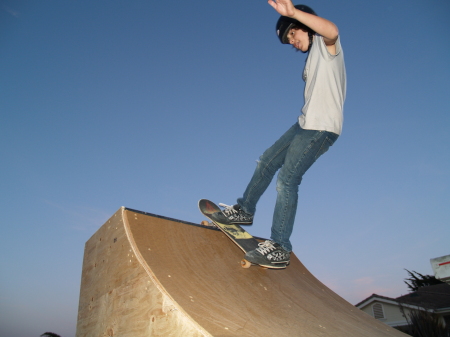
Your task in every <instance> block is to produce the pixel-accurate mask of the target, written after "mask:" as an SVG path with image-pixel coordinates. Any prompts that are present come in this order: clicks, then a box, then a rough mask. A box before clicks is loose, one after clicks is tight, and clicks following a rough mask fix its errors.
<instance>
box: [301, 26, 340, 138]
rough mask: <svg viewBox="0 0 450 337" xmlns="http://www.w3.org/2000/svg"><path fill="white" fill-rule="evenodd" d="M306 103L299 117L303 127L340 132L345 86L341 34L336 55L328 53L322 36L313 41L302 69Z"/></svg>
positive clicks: (315, 37)
mask: <svg viewBox="0 0 450 337" xmlns="http://www.w3.org/2000/svg"><path fill="white" fill-rule="evenodd" d="M303 79H304V80H305V82H306V84H305V92H304V96H305V105H304V106H303V109H302V115H300V117H299V118H298V120H299V124H300V126H301V127H302V128H303V129H307V130H319V131H329V132H333V133H336V134H338V135H340V134H341V132H342V123H343V121H344V116H343V108H344V100H345V92H346V87H347V81H346V75H345V63H344V52H343V51H342V46H341V42H340V38H338V40H337V41H336V55H332V54H330V52H329V51H328V49H327V47H326V45H325V42H324V41H323V37H322V36H320V35H315V36H314V41H313V44H312V46H311V50H310V51H309V55H308V59H307V60H306V65H305V69H304V71H303Z"/></svg>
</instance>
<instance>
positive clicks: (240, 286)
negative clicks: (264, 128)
mask: <svg viewBox="0 0 450 337" xmlns="http://www.w3.org/2000/svg"><path fill="white" fill-rule="evenodd" d="M241 259H242V252H241V250H240V249H239V248H238V247H236V246H235V245H234V244H233V243H232V242H231V240H229V239H228V238H227V237H226V236H225V235H224V234H223V233H222V232H220V231H218V230H215V229H214V228H211V227H207V226H200V225H195V224H192V223H188V222H183V221H179V220H175V219H169V218H165V217H161V216H158V215H154V214H148V213H144V212H140V211H136V210H132V209H127V208H124V207H122V208H121V209H119V210H118V211H117V212H116V213H115V214H114V215H113V216H112V217H111V218H110V219H109V220H108V221H107V222H106V223H105V224H104V225H103V226H102V227H101V228H100V229H99V230H98V231H97V232H96V233H95V234H94V235H93V236H92V237H91V238H90V239H89V240H88V241H87V242H86V245H85V251H84V260H83V271H82V279H81V291H80V302H79V308H78V323H77V334H76V335H77V337H84V336H121V337H141V336H142V337H144V336H145V337H146V336H258V337H261V336H270V337H272V336H289V337H292V336H308V337H311V336H312V337H315V336H333V337H344V336H345V337H353V336H354V337H365V336H367V337H369V336H370V337H375V336H377V337H378V336H379V337H383V336H398V337H400V336H406V335H405V334H403V333H401V332H399V331H397V330H395V329H393V328H391V327H389V326H387V325H385V324H383V323H381V322H379V321H377V320H375V319H374V318H372V317H370V316H369V315H367V314H366V313H364V312H362V311H360V310H359V309H357V308H356V307H354V306H353V305H351V304H350V303H348V302H346V301H345V300H344V299H342V298H341V297H339V296H338V295H337V294H335V293H334V292H333V291H331V290H330V289H328V288H327V287H326V286H325V285H323V284H322V283H321V282H320V281H319V280H317V279H316V278H315V277H314V276H313V275H312V274H311V273H310V272H309V271H308V270H307V269H306V268H305V267H304V266H303V265H302V263H301V262H300V261H299V260H298V259H297V258H296V256H295V255H294V254H292V256H291V264H290V266H289V267H288V268H287V269H284V270H269V269H262V268H260V267H256V266H255V267H251V268H250V269H244V268H242V267H241V265H240V261H241Z"/></svg>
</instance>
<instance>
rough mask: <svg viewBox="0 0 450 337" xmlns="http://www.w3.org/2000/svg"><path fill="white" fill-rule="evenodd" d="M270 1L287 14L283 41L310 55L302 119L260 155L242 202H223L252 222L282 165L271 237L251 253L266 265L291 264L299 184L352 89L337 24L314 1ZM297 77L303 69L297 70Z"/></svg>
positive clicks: (230, 212) (332, 137)
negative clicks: (313, 6)
mask: <svg viewBox="0 0 450 337" xmlns="http://www.w3.org/2000/svg"><path fill="white" fill-rule="evenodd" d="M268 3H269V5H271V6H272V7H273V8H274V9H275V10H276V11H277V12H278V13H279V14H280V15H281V17H280V18H279V20H278V22H277V25H276V33H277V35H278V38H279V39H280V41H281V43H283V44H291V45H292V46H293V47H294V48H295V49H296V50H299V51H301V52H303V53H307V54H308V55H307V61H306V65H305V68H304V70H303V76H302V77H303V80H304V81H305V89H304V99H305V102H304V105H303V108H302V111H301V112H302V113H301V115H300V117H299V118H298V121H297V122H296V123H295V124H294V125H293V126H292V127H291V128H289V129H288V130H287V132H286V133H285V134H284V135H282V136H281V138H280V139H279V140H277V141H276V142H275V143H274V144H273V145H272V146H271V147H270V148H268V149H267V150H266V151H265V152H264V153H263V154H262V156H261V157H260V158H259V161H258V164H257V167H256V169H255V172H254V174H253V177H252V178H251V180H250V182H249V184H248V186H247V188H246V190H245V192H244V194H243V196H242V197H241V198H239V199H238V200H237V204H236V205H233V206H227V205H224V204H221V206H223V207H224V209H223V211H222V212H223V214H224V215H225V216H226V217H227V218H228V220H229V221H230V222H232V223H236V224H247V225H249V224H252V223H253V215H254V214H255V211H256V204H257V202H258V200H259V199H260V197H261V195H262V194H263V193H264V191H265V190H266V188H267V187H268V186H269V184H270V182H271V180H272V178H273V176H274V175H275V173H276V172H277V171H278V170H280V172H279V173H278V178H277V192H278V195H277V200H276V204H275V211H274V214H273V222H272V228H271V236H270V240H267V241H265V242H264V243H260V244H259V247H258V248H256V249H254V250H252V251H250V252H248V253H247V254H246V255H245V259H247V260H248V261H250V262H254V263H261V262H262V263H266V264H267V262H270V263H289V257H290V252H291V251H292V245H291V242H290V241H289V238H290V236H291V233H292V229H293V226H294V220H295V214H296V210H297V200H298V186H299V185H300V183H301V181H302V177H303V175H304V173H305V172H306V171H307V170H308V169H309V168H310V166H311V165H312V164H313V163H314V162H315V161H316V160H317V159H318V158H319V157H320V156H321V155H322V154H324V153H325V152H326V151H327V150H328V148H329V147H330V146H332V145H333V143H334V142H335V141H336V140H337V138H338V137H339V135H340V134H341V130H342V122H343V105H344V100H345V92H346V74H345V65H344V54H343V51H342V47H341V43H340V38H339V31H338V28H337V27H336V25H335V24H334V23H332V22H330V21H328V20H326V19H324V18H321V17H319V16H317V14H316V13H315V12H314V11H313V10H312V9H311V8H310V7H308V6H305V5H296V6H294V5H293V3H292V2H291V0H276V1H275V0H268ZM291 68H292V69H297V68H296V66H294V67H291ZM293 76H297V77H300V74H298V73H297V72H296V71H295V70H294V73H293ZM279 89H280V90H283V88H282V87H281V88H279Z"/></svg>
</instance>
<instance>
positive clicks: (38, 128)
mask: <svg viewBox="0 0 450 337" xmlns="http://www.w3.org/2000/svg"><path fill="white" fill-rule="evenodd" d="M307 4H308V5H310V6H311V7H312V8H314V9H315V10H316V12H317V13H318V14H319V15H321V16H323V17H325V18H328V19H330V20H331V21H333V22H335V23H336V24H337V26H338V27H339V29H340V34H341V41H342V45H343V49H344V53H345V60H346V67H347V76H348V90H347V101H346V104H345V122H344V129H343V134H342V136H341V137H340V138H339V140H338V141H337V142H336V143H335V145H334V146H333V147H332V148H331V149H330V151H329V152H328V153H327V154H326V155H325V156H323V157H322V158H321V159H320V160H319V161H318V162H317V163H316V164H315V165H313V167H312V168H311V170H310V171H309V172H307V174H306V175H305V177H304V179H303V182H302V185H301V186H300V196H299V200H300V201H299V208H298V213H297V219H296V223H295V230H294V233H293V236H292V242H293V245H294V252H295V253H296V254H297V256H299V258H300V259H301V260H302V262H303V263H304V264H305V265H306V267H307V268H308V269H310V270H311V272H312V273H313V274H314V275H315V276H317V277H318V278H319V279H320V280H321V281H322V282H324V283H325V284H326V285H327V286H329V287H330V288H331V289H333V290H334V291H336V292H337V293H338V294H339V295H341V296H342V297H344V298H345V299H347V300H348V301H349V302H351V303H352V304H356V303H357V302H359V301H361V300H363V299H364V298H366V297H367V296H370V295H371V294H372V293H377V294H379V295H383V296H389V297H397V296H400V295H402V294H405V293H407V287H406V285H405V284H404V283H403V280H404V278H406V277H407V276H408V275H407V273H406V272H405V271H404V268H406V269H409V270H415V271H418V272H420V273H424V274H432V270H431V266H430V263H429V259H430V258H434V257H438V256H442V255H447V254H450V245H449V237H450V207H449V201H450V189H449V188H450V186H449V185H450V184H449V182H450V178H449V176H450V172H449V167H450V147H449V144H450V135H449V134H450V132H449V124H450V103H449V96H450V66H449V61H450V58H449V55H450V39H448V33H449V32H450V19H449V18H450V2H449V1H448V0H426V1H425V0H395V1H393V0H379V1H355V0H346V1H324V0H314V1H313V2H310V3H307ZM277 19H278V15H277V13H276V12H275V11H274V10H273V9H272V7H270V6H269V5H268V4H267V3H266V1H263V0H261V1H259V0H246V1H204V0H203V1H198V0H192V1H150V0H146V1H144V0H130V1H124V0H122V1H118V0H110V1H106V0H89V1H87V0H80V1H69V0H39V1H36V0H20V1H19V0H2V1H0V114H1V122H0V155H1V159H2V160H1V166H0V172H1V180H0V190H1V191H2V193H1V194H0V198H1V199H0V200H1V203H0V204H1V213H2V221H1V223H2V238H3V240H2V244H1V246H0V253H1V259H0V263H1V264H0V268H1V273H0V337H7V336H8V337H9V336H15V337H31V336H39V335H40V334H42V333H44V332H46V331H52V332H55V333H58V334H60V335H62V336H63V337H69V336H74V335H75V327H76V320H77V311H78V296H79V286H80V278H81V267H82V258H83V249H84V244H85V242H86V241H87V240H88V239H89V238H90V237H91V235H92V234H93V233H95V232H96V230H97V229H98V228H99V227H100V226H101V225H102V224H103V223H104V222H105V221H106V220H107V219H108V218H109V217H110V216H111V215H112V214H113V213H114V212H115V211H116V210H118V209H119V207H121V206H126V207H130V208H134V209H138V210H141V211H146V212H150V213H155V214H159V215H163V216H168V217H172V218H177V219H181V220H185V221H191V222H200V221H201V220H203V217H202V215H201V214H200V213H199V211H198V209H197V201H198V199H200V198H208V199H211V200H213V201H216V202H224V203H228V204H233V203H234V202H235V199H236V198H237V197H239V196H240V195H241V194H242V193H243V191H244V189H245V186H246V184H247V182H248V181H249V179H250V177H251V174H252V173H253V170H254V167H255V161H256V159H257V158H258V157H259V156H260V155H261V153H262V152H263V151H264V150H265V149H266V148H267V147H268V146H270V145H271V144H272V143H273V142H274V141H275V140H277V139H278V137H279V136H280V135H281V134H282V133H283V132H284V131H285V130H287V128H289V127H290V126H291V125H292V124H293V123H295V122H296V119H297V116H298V115H299V112H300V108H301V106H302V104H303V85H304V83H303V81H302V79H301V73H302V70H303V65H304V62H305V55H304V54H302V53H297V52H295V51H294V50H292V47H290V46H286V45H281V44H280V43H279V41H278V40H277V37H276V35H275V22H276V20H277ZM275 196H276V191H275V185H274V184H272V185H271V186H270V187H269V189H268V190H267V192H266V194H265V195H264V196H263V198H262V199H261V201H260V203H259V205H258V212H257V214H256V218H255V224H254V225H253V226H252V227H250V228H249V231H250V232H251V233H252V234H254V235H257V236H262V237H268V236H269V235H270V224H271V218H272V211H273V205H274V202H275Z"/></svg>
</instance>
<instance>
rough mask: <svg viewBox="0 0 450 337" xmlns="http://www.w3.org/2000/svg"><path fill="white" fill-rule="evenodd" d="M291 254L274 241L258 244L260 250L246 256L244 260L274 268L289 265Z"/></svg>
mask: <svg viewBox="0 0 450 337" xmlns="http://www.w3.org/2000/svg"><path fill="white" fill-rule="evenodd" d="M290 256H291V253H290V252H288V251H286V250H284V248H283V247H281V246H280V245H279V244H278V243H276V242H275V241H272V240H266V241H265V242H261V243H259V244H258V248H256V249H254V250H251V251H249V252H247V254H245V256H244V259H246V260H247V261H249V262H252V263H256V264H259V265H261V266H264V265H268V266H273V265H277V264H284V265H286V266H287V265H288V264H289V263H290Z"/></svg>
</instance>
